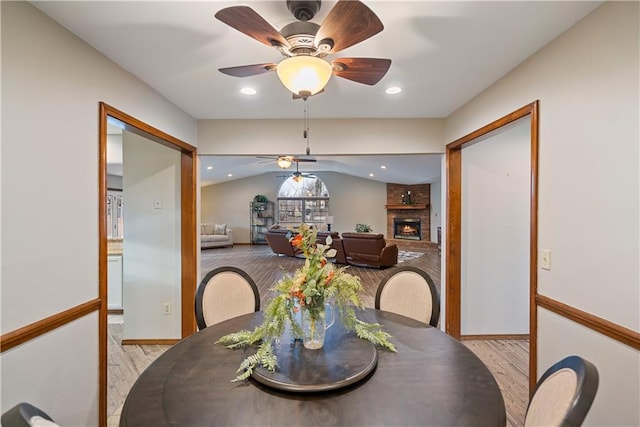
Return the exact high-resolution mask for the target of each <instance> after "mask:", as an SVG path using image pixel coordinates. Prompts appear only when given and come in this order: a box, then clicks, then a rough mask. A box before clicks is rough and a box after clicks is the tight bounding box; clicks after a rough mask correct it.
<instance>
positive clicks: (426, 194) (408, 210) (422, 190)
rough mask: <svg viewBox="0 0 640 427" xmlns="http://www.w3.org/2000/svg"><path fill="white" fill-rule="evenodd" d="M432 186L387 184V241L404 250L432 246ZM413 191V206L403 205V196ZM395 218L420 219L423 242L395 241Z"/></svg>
mask: <svg viewBox="0 0 640 427" xmlns="http://www.w3.org/2000/svg"><path fill="white" fill-rule="evenodd" d="M430 189H431V185H430V184H415V185H405V184H392V183H388V184H387V205H386V206H385V207H386V209H387V232H386V236H387V239H386V240H387V241H391V242H393V243H397V244H398V245H399V246H401V248H402V249H407V250H411V249H425V248H426V247H427V246H428V245H429V244H431V235H430V230H431V217H430V211H429V201H430ZM407 191H411V198H412V201H413V204H411V205H403V204H402V195H403V194H405V193H406V192H407ZM394 218H400V219H417V218H419V219H420V228H421V234H422V239H421V240H407V239H394V238H393V236H394Z"/></svg>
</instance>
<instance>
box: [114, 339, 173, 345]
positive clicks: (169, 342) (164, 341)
mask: <svg viewBox="0 0 640 427" xmlns="http://www.w3.org/2000/svg"><path fill="white" fill-rule="evenodd" d="M178 341H180V340H179V339H142V340H122V343H121V345H174V344H176V343H177V342H178Z"/></svg>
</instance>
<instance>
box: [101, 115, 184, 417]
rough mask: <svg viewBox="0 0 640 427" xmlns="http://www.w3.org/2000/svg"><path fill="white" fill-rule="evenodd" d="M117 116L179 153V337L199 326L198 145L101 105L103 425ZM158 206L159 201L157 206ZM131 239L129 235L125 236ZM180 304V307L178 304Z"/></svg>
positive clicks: (138, 132)
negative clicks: (111, 141) (110, 183)
mask: <svg viewBox="0 0 640 427" xmlns="http://www.w3.org/2000/svg"><path fill="white" fill-rule="evenodd" d="M110 118H111V119H116V120H117V121H118V122H119V123H121V124H122V127H123V130H124V131H126V132H127V133H128V134H129V135H131V136H133V137H142V138H144V139H145V143H148V142H149V141H151V142H152V143H157V144H160V145H162V146H163V147H162V148H169V149H171V150H173V151H175V152H177V153H178V158H177V161H175V162H174V163H175V169H176V173H175V175H176V179H175V180H174V182H176V183H177V184H176V185H177V186H179V189H177V190H176V194H179V200H177V204H176V206H175V211H176V213H177V214H176V218H178V219H177V222H178V224H176V227H177V228H176V230H177V233H176V234H177V235H178V236H177V237H176V238H177V240H178V241H177V247H179V254H178V255H177V257H178V258H179V260H178V262H177V264H176V265H179V267H178V268H179V271H178V272H177V276H178V281H179V294H180V301H179V302H178V304H179V305H180V307H179V308H180V313H181V314H180V325H179V327H178V330H179V334H180V337H182V338H184V337H186V336H188V335H190V334H192V333H193V332H195V330H196V324H195V316H194V312H193V299H194V295H195V286H196V281H197V278H196V275H197V241H196V231H197V230H196V188H195V186H196V175H195V173H196V154H197V153H196V148H195V147H193V146H191V145H189V144H187V143H185V142H183V141H180V140H178V139H176V138H174V137H172V136H170V135H168V134H166V133H164V132H162V131H160V130H158V129H156V128H153V127H151V126H149V125H147V124H145V123H144V122H142V121H140V120H138V119H136V118H134V117H132V116H129V115H128V114H126V113H123V112H122V111H119V110H117V109H115V108H113V107H111V106H109V105H107V104H104V103H100V116H99V123H100V131H99V167H98V170H99V177H98V179H99V181H98V182H99V192H98V193H99V203H98V205H99V206H98V209H99V210H98V217H99V218H98V222H99V293H100V299H101V309H100V328H99V329H100V333H99V335H100V343H99V353H100V354H99V360H100V366H99V386H100V404H99V405H100V407H99V413H100V414H99V416H100V422H101V424H103V423H104V424H103V425H105V424H106V420H107V340H108V333H107V313H108V297H109V291H108V279H107V274H108V266H107V264H108V245H107V240H108V239H107V236H108V224H107V220H108V217H107V201H108V197H107V128H108V125H107V124H108V121H109V119H110ZM153 203H154V207H155V208H157V209H162V203H163V200H162V198H159V199H158V200H157V201H156V200H154V201H153ZM158 204H159V205H158ZM125 237H126V236H125ZM176 308H177V307H176Z"/></svg>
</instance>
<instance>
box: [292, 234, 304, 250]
mask: <svg viewBox="0 0 640 427" xmlns="http://www.w3.org/2000/svg"><path fill="white" fill-rule="evenodd" d="M290 241H291V244H292V245H293V246H295V247H296V248H300V247H302V234H298V235H296V237H294V238H292V239H291V240H290Z"/></svg>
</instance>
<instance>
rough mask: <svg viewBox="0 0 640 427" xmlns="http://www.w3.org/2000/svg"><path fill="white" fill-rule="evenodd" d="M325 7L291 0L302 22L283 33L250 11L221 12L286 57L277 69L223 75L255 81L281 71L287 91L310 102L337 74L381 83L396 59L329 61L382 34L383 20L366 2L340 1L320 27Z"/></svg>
mask: <svg viewBox="0 0 640 427" xmlns="http://www.w3.org/2000/svg"><path fill="white" fill-rule="evenodd" d="M320 5H321V2H320V1H319V0H315V1H308V0H307V1H301V0H287V7H288V9H289V11H291V13H292V14H293V16H294V17H295V18H296V19H298V21H294V22H292V23H290V24H288V25H285V26H284V27H283V28H282V29H281V30H280V31H278V30H276V29H275V28H274V27H273V26H272V25H271V24H269V23H268V22H267V21H266V20H265V19H264V18H263V17H262V16H260V15H259V14H258V13H257V12H256V11H254V10H253V9H251V8H250V7H248V6H231V7H228V8H225V9H221V10H219V11H218V12H217V13H216V14H215V17H216V18H217V19H219V20H220V21H222V22H224V23H225V24H227V25H229V26H230V27H232V28H235V29H236V30H238V31H240V32H242V33H244V34H246V35H248V36H249V37H252V38H254V39H255V40H258V41H259V42H261V43H263V44H265V45H267V46H270V47H274V48H275V49H277V50H278V51H279V52H280V53H281V54H282V55H283V56H285V59H284V60H282V61H280V63H277V64H276V63H265V64H254V65H241V66H237V67H228V68H220V69H219V71H220V72H222V73H224V74H227V75H230V76H234V77H249V76H254V75H258V74H262V73H267V72H269V71H274V70H275V71H276V73H277V74H278V77H279V78H280V80H281V81H282V83H283V84H284V85H285V87H287V89H289V90H290V91H291V92H293V94H294V96H296V95H297V96H298V97H301V98H304V99H306V98H307V97H309V96H311V95H315V94H317V93H319V92H321V91H323V90H324V86H325V85H326V84H327V83H328V81H329V79H330V77H331V75H332V74H335V75H336V76H338V77H342V78H345V79H348V80H352V81H355V82H358V83H363V84H367V85H375V84H376V83H378V82H379V81H380V79H382V77H384V75H385V74H386V73H387V71H388V70H389V67H390V66H391V60H390V59H382V58H336V59H333V60H332V61H331V62H328V61H327V60H326V59H324V58H325V57H326V56H327V55H329V54H334V53H337V52H339V51H341V50H343V49H346V48H348V47H350V46H353V45H355V44H356V43H360V42H361V41H363V40H366V39H368V38H369V37H372V36H374V35H375V34H377V33H379V32H380V31H382V30H383V28H384V26H383V25H382V22H381V21H380V19H379V18H378V17H377V16H376V14H375V13H374V12H373V11H372V10H371V9H369V8H368V7H367V6H366V5H365V4H364V3H362V2H360V1H349V0H340V1H338V2H337V3H336V5H335V6H334V7H333V8H332V9H331V10H330V11H329V13H328V14H327V16H326V18H325V19H324V21H323V22H322V24H321V25H318V24H316V23H314V22H311V19H312V18H313V17H314V16H315V14H316V13H317V11H318V10H319V9H320Z"/></svg>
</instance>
